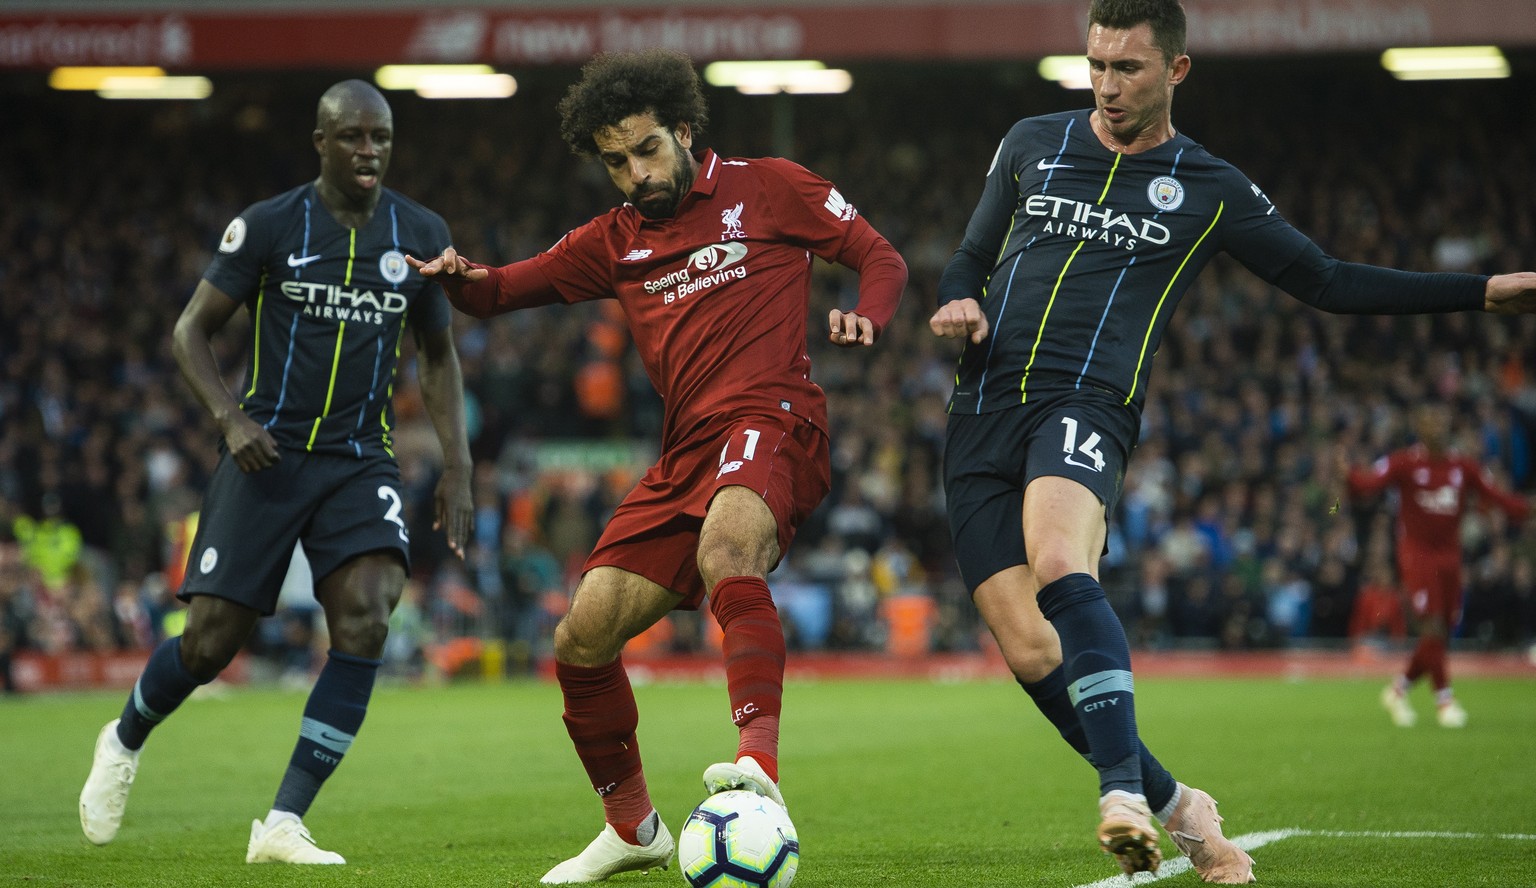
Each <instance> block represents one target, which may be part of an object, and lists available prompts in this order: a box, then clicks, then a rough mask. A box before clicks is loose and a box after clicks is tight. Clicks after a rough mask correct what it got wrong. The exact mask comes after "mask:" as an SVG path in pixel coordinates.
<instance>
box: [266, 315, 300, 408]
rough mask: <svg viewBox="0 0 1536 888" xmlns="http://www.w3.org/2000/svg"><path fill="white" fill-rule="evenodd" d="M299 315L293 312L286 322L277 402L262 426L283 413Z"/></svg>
mask: <svg viewBox="0 0 1536 888" xmlns="http://www.w3.org/2000/svg"><path fill="white" fill-rule="evenodd" d="M299 317H300V315H297V314H295V315H294V316H293V321H292V322H291V323H289V324H288V357H286V358H284V359H283V381H282V382H280V383H278V384H277V403H276V404H273V405H272V418H271V419H269V420H267V423H266V425H265V426H263V428H268V429H270V428H272V426H273V425H275V424H276V423H277V418H278V417H279V416H282V415H283V402H284V401H286V400H288V377H289V375H290V374H291V373H292V372H293V353H294V351H295V349H294V347H293V344H294V343H295V342H297V341H298V332H299Z"/></svg>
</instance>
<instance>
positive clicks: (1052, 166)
mask: <svg viewBox="0 0 1536 888" xmlns="http://www.w3.org/2000/svg"><path fill="white" fill-rule="evenodd" d="M1035 169H1037V170H1070V169H1072V164H1070V163H1046V162H1045V159H1044V158H1041V159H1040V162H1039V163H1037V164H1035Z"/></svg>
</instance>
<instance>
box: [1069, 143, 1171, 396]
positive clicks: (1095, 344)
mask: <svg viewBox="0 0 1536 888" xmlns="http://www.w3.org/2000/svg"><path fill="white" fill-rule="evenodd" d="M1183 156H1184V149H1183V148H1180V149H1179V151H1178V153H1177V154H1175V155H1174V156H1173V166H1171V167H1169V168H1168V175H1170V176H1172V175H1173V174H1175V173H1177V172H1178V171H1179V158H1181V157H1183ZM1162 214H1163V211H1162V210H1158V211H1157V212H1156V213H1153V214H1152V218H1153V219H1156V218H1157V217H1158V216H1161V215H1162ZM1135 264H1136V257H1135V256H1132V257H1131V261H1129V262H1127V263H1125V267H1124V268H1122V269H1120V275H1119V277H1117V278H1115V285H1114V286H1113V287H1112V288H1110V291H1109V301H1108V302H1106V303H1104V313H1103V314H1101V315H1099V326H1098V327H1095V328H1094V331H1093V341H1092V342H1090V343H1088V357H1087V358H1085V359H1084V360H1083V369H1082V371H1081V372H1080V373H1078V374H1077V384H1076V386H1074V387H1075V388H1082V387H1083V377H1084V376H1087V375H1088V365H1089V364H1092V363H1093V352H1094V350H1095V349H1096V348H1098V345H1099V334H1100V333H1102V332H1104V322H1105V321H1106V320H1108V319H1109V309H1110V307H1111V306H1113V305H1114V304H1115V294H1116V293H1119V292H1120V283H1121V282H1122V281H1124V280H1125V273H1126V272H1127V271H1130V270H1131V266H1132V265H1135ZM1133 384H1134V381H1133Z"/></svg>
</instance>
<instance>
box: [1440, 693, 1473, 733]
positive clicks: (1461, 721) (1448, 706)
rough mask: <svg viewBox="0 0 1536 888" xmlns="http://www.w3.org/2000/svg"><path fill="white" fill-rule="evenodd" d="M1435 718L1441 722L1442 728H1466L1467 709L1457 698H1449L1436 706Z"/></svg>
mask: <svg viewBox="0 0 1536 888" xmlns="http://www.w3.org/2000/svg"><path fill="white" fill-rule="evenodd" d="M1435 720H1436V721H1438V722H1440V727H1442V728H1465V727H1466V726H1467V711H1466V710H1465V709H1462V708H1461V704H1460V703H1457V702H1456V701H1455V700H1448V701H1446V702H1444V703H1441V704H1439V705H1438V706H1436V707H1435Z"/></svg>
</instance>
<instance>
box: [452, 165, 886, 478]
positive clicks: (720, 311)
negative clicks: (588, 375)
mask: <svg viewBox="0 0 1536 888" xmlns="http://www.w3.org/2000/svg"><path fill="white" fill-rule="evenodd" d="M699 163H700V167H699V172H698V176H697V178H696V179H695V180H694V183H693V187H692V189H691V190H690V191H689V192H688V193H687V194H686V195H684V197H683V198H682V200H681V201H680V202H679V203H678V208H677V212H676V213H675V215H673V216H672V217H671V218H668V219H647V218H645V217H644V216H642V215H641V214H640V212H639V211H638V210H636V209H635V208H634V207H633V206H630V205H628V204H625V205H624V206H621V207H618V208H616V209H614V210H612V211H610V212H608V213H605V214H604V215H602V216H599V217H597V218H596V219H593V220H592V221H590V222H588V223H586V224H585V225H582V226H581V227H580V228H577V229H575V230H574V231H572V232H570V233H569V234H567V235H566V236H565V237H564V238H562V239H561V240H560V242H559V243H557V244H555V246H553V247H551V248H550V249H549V250H548V251H547V252H544V253H540V254H539V255H537V256H534V257H532V258H530V259H527V260H525V261H524V262H520V263H515V264H514V265H512V266H504V267H502V268H500V269H491V272H492V276H491V278H490V279H489V282H490V283H492V284H493V285H494V286H495V292H494V295H493V296H491V297H490V298H491V299H492V300H493V301H491V302H489V304H488V302H487V296H488V294H487V292H486V290H485V289H482V288H481V287H479V286H476V285H471V286H469V287H466V288H465V294H466V296H467V297H469V298H468V299H464V298H460V299H456V300H455V305H458V306H459V307H460V308H461V309H464V310H466V311H470V312H471V313H473V314H480V315H484V314H491V313H495V312H499V311H506V310H509V309H515V308H521V307H525V306H528V305H536V304H540V303H543V302H551V301H556V300H559V301H563V302H568V303H574V302H582V301H586V300H589V299H613V298H617V299H618V300H619V303H620V304H621V305H622V306H623V308H624V313H625V315H626V316H627V318H628V321H629V327H630V332H631V335H632V336H633V338H634V342H635V346H636V348H637V349H638V350H639V353H640V357H641V360H642V361H643V362H644V364H645V369H646V372H647V374H648V375H649V376H650V379H651V383H652V384H653V385H655V387H656V390H657V391H658V392H659V393H660V394H661V397H662V401H663V402H664V403H665V404H666V418H665V428H664V431H663V441H662V446H663V447H664V448H671V447H674V446H678V445H679V444H681V443H682V442H683V441H685V440H687V438H688V436H689V435H690V434H691V433H692V432H693V431H694V430H696V429H698V428H700V427H701V426H702V425H703V424H704V423H706V422H707V421H708V420H709V418H710V417H712V416H715V415H717V414H720V413H722V412H725V411H730V412H732V413H738V414H739V413H763V412H770V413H771V412H777V411H788V412H790V413H793V414H795V415H797V416H800V417H803V418H805V419H807V420H809V421H810V422H812V423H815V424H816V425H817V426H819V427H821V428H823V429H825V427H826V396H825V395H824V394H823V392H822V390H821V387H820V386H818V385H816V384H815V383H814V382H812V381H811V379H810V369H811V362H810V357H809V356H808V355H807V354H806V316H807V314H808V312H809V308H810V305H809V303H810V283H811V263H812V260H813V257H817V256H819V257H821V258H822V259H825V260H827V261H835V262H839V263H841V264H844V265H848V266H850V267H852V268H855V269H858V270H860V271H861V272H863V271H865V270H866V267H868V266H872V265H881V264H882V263H883V264H884V265H886V266H889V267H893V268H898V269H899V270H900V274H899V275H898V274H893V273H877V274H874V275H862V278H863V279H862V280H861V286H860V292H861V299H860V304H859V306H858V308H857V311H858V312H859V313H860V314H862V315H864V316H865V317H867V318H869V319H870V320H871V322H873V324H874V325H875V328H876V333H877V335H878V332H879V330H880V328H881V327H883V326H884V325H885V324H886V323H887V322H889V321H890V319H891V316H892V315H893V314H894V313H895V309H896V302H897V300H898V299H899V297H900V295H901V287H902V285H903V284H904V283H905V277H906V275H905V272H906V269H905V265H904V264H903V263H901V261H900V257H899V256H897V254H896V253H895V251H894V250H892V249H891V248H890V245H889V244H888V243H886V242H885V239H884V238H882V237H880V235H879V234H878V233H876V232H875V230H874V229H873V228H871V227H870V225H869V224H868V223H867V222H865V221H864V219H863V218H862V217H860V216H859V214H858V212H857V211H856V210H855V209H854V207H853V206H852V205H851V204H849V203H848V202H847V201H846V200H845V199H844V198H843V196H842V195H841V194H839V193H838V192H837V189H836V188H834V187H832V184H831V183H829V182H827V181H826V180H825V179H822V178H821V177H819V176H816V175H815V174H813V173H811V172H809V171H808V170H806V169H805V168H803V167H801V166H799V165H797V164H795V163H792V162H790V161H787V160H783V159H780V158H757V159H750V160H744V159H736V158H730V159H726V158H721V157H719V156H717V155H716V154H715V153H714V152H713V151H706V152H704V153H703V154H702V155H700V156H699ZM529 266H531V267H532V269H536V270H537V271H538V272H539V275H538V276H536V277H534V278H533V280H534V281H535V282H536V283H537V284H541V285H542V286H530V285H529V283H528V281H529V279H530V276H529V275H528V274H527V272H528V271H529V270H530V269H529ZM514 278H515V280H514ZM541 290H542V292H539V291H541ZM471 301H472V302H473V304H472V305H469V304H467V303H469V302H471Z"/></svg>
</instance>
